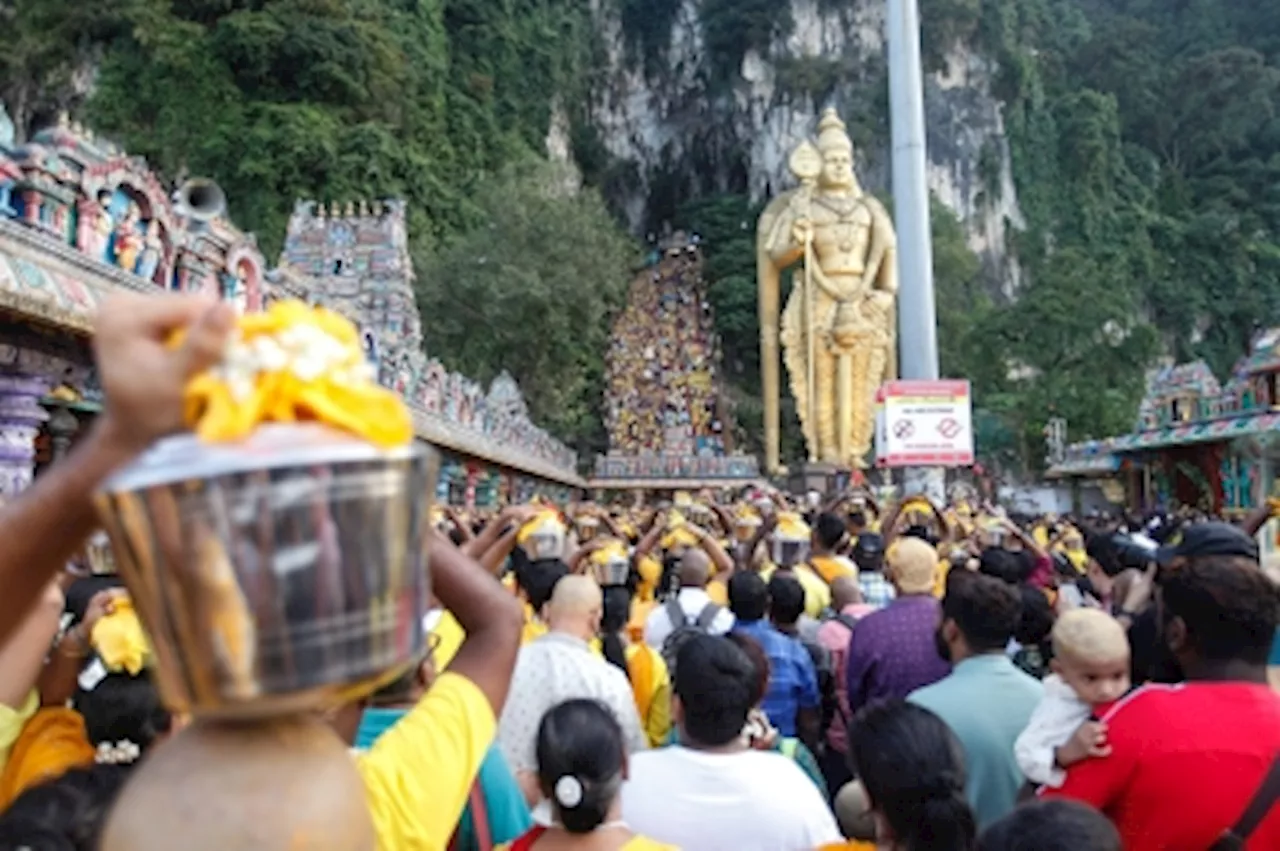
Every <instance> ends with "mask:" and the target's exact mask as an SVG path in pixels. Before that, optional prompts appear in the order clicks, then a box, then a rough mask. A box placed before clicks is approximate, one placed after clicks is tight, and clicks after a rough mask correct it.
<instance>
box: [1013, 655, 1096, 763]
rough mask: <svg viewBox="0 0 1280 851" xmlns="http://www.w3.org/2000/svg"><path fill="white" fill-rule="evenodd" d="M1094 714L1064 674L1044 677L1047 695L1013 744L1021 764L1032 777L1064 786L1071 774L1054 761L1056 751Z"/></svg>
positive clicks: (1014, 752)
mask: <svg viewBox="0 0 1280 851" xmlns="http://www.w3.org/2000/svg"><path fill="white" fill-rule="evenodd" d="M1092 714H1093V707H1091V706H1089V704H1087V703H1085V702H1084V701H1083V700H1081V699H1080V698H1078V697H1076V693H1075V692H1074V691H1073V690H1072V689H1071V686H1069V685H1067V684H1066V682H1065V681H1064V680H1063V679H1062V678H1061V677H1059V676H1058V675H1057V674H1050V675H1049V676H1047V677H1045V678H1044V697H1042V698H1040V702H1039V703H1038V704H1036V708H1035V710H1034V711H1033V712H1032V713H1031V719H1030V720H1029V721H1027V729H1025V730H1023V731H1022V735H1020V736H1018V740H1017V741H1016V742H1014V745H1013V755H1014V756H1015V757H1016V758H1017V760H1018V767H1019V768H1021V769H1022V773H1023V774H1025V775H1027V779H1028V780H1030V781H1031V782H1032V783H1038V784H1040V785H1042V786H1053V787H1054V788H1057V787H1059V786H1061V785H1062V783H1063V781H1064V780H1066V779H1067V773H1066V772H1065V771H1063V770H1062V769H1061V768H1058V767H1057V765H1055V764H1054V757H1053V751H1054V749H1055V748H1058V747H1060V746H1062V745H1065V744H1066V743H1067V740H1068V739H1070V738H1071V734H1072V733H1074V732H1075V731H1076V730H1077V729H1078V728H1079V727H1080V725H1081V724H1083V723H1084V722H1085V721H1088V720H1089V716H1090V715H1092Z"/></svg>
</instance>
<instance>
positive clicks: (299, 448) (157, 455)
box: [101, 422, 428, 493]
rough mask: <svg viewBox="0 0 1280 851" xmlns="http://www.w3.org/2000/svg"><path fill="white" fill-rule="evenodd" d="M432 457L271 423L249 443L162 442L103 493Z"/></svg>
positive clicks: (188, 436)
mask: <svg viewBox="0 0 1280 851" xmlns="http://www.w3.org/2000/svg"><path fill="white" fill-rule="evenodd" d="M426 454H428V447H427V445H426V444H423V443H419V442H416V441H415V442H414V443H410V444H407V445H405V446H398V447H395V448H392V449H384V448H382V447H379V446H375V445H374V444H372V443H368V442H367V441H364V440H361V439H360V438H357V437H355V436H353V435H351V434H348V433H347V432H343V431H339V430H338V429H335V428H332V427H330V426H326V425H323V424H321V423H313V422H307V423H268V424H266V425H262V426H259V427H258V428H257V429H255V430H254V432H253V434H252V435H250V436H249V437H248V438H246V439H245V440H243V441H238V442H235V443H209V442H206V441H202V440H200V439H199V438H198V437H196V436H195V435H194V434H192V433H190V432H184V433H182V434H176V435H172V436H170V437H166V438H163V439H161V440H159V441H157V442H156V443H155V444H153V445H152V446H151V448H150V449H148V450H147V451H146V452H144V453H143V454H142V455H141V456H139V457H138V458H137V459H136V460H135V461H134V462H133V463H131V464H130V465H129V466H127V467H125V468H123V469H121V470H119V471H117V472H116V473H114V474H112V475H111V476H110V477H109V478H108V479H107V481H106V482H105V483H104V484H103V486H102V489H101V490H102V492H103V493H128V492H132V491H138V490H142V489H145V488H152V487H157V486H163V485H169V484H173V483H174V482H180V481H188V480H195V479H213V478H217V477H219V476H223V475H226V474H228V473H247V472H255V471H260V470H273V469H278V468H281V467H297V466H308V465H314V464H346V463H358V462H368V461H405V460H409V459H411V458H416V457H419V456H422V455H426Z"/></svg>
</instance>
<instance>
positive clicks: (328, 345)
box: [172, 301, 413, 447]
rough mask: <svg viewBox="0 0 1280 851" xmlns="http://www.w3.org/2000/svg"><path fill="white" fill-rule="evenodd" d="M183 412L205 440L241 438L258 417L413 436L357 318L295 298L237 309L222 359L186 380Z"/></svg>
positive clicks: (370, 434) (389, 437) (395, 438)
mask: <svg viewBox="0 0 1280 851" xmlns="http://www.w3.org/2000/svg"><path fill="white" fill-rule="evenodd" d="M180 342H181V336H180V335H179V336H177V337H175V339H174V340H173V341H172V345H175V346H176V345H178V344H179V343H180ZM184 414H185V419H186V421H187V424H188V425H189V426H190V427H191V428H193V429H194V430H195V432H196V434H197V435H199V437H200V438H201V439H203V440H207V441H211V442H221V441H235V440H240V439H243V438H244V437H247V436H248V435H249V434H250V433H251V432H252V431H253V430H254V429H255V428H256V427H257V426H259V425H261V424H262V423H267V422H278V423H291V422H306V421H318V422H322V423H325V424H327V425H330V426H333V427H334V428H338V429H341V430H343V431H347V432H350V433H352V434H355V435H357V436H359V437H362V438H364V439H365V440H368V441H369V442H370V443H375V444H377V445H379V446H386V447H390V446H400V445H403V444H405V443H408V442H409V441H411V440H412V439H413V422H412V419H411V418H410V416H409V410H408V408H407V407H406V406H405V404H404V401H403V400H402V399H401V398H400V397H399V396H398V395H397V394H396V393H394V392H392V391H390V390H388V389H386V388H384V387H381V386H379V385H378V384H377V382H376V380H375V377H374V376H373V374H372V367H371V366H370V365H369V364H368V362H367V361H366V359H365V355H364V351H363V349H362V348H361V345H360V335H359V332H358V331H357V330H356V327H355V325H353V324H352V323H351V322H350V321H349V320H348V319H347V318H346V317H344V316H341V315H339V314H337V313H334V312H333V311H330V310H326V309H324V308H322V307H309V306H307V305H306V304H303V303H302V302H300V301H284V302H278V303H276V304H274V305H272V306H271V308H270V309H268V310H267V311H266V312H264V313H251V314H246V315H244V316H241V317H240V319H239V321H238V324H237V327H236V330H235V333H234V334H233V336H232V339H231V341H230V342H229V343H228V346H227V350H226V353H225V355H224V357H223V360H222V362H221V363H220V364H219V365H218V366H216V367H214V368H213V369H211V370H209V371H207V372H204V373H202V374H200V375H198V376H196V377H195V378H193V379H192V380H191V381H190V382H189V383H188V385H187V388H186V393H185V398H184Z"/></svg>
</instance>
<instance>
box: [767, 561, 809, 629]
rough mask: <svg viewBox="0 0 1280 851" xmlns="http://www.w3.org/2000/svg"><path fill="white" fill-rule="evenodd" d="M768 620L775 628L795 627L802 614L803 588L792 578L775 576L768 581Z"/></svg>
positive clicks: (797, 580)
mask: <svg viewBox="0 0 1280 851" xmlns="http://www.w3.org/2000/svg"><path fill="white" fill-rule="evenodd" d="M768 592H769V618H770V620H772V621H773V622H774V623H775V624H776V625H777V626H779V627H782V628H785V629H790V628H793V627H795V625H796V622H797V621H798V620H800V616H801V615H802V614H804V586H802V585H801V584H800V580H799V579H796V578H795V577H794V576H783V575H781V574H777V575H775V576H774V577H773V578H772V579H770V580H769V586H768Z"/></svg>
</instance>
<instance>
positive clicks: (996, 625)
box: [935, 570, 1022, 662]
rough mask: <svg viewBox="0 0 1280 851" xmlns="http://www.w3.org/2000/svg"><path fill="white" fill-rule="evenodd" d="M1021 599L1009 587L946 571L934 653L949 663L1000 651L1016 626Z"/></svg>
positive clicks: (976, 575)
mask: <svg viewBox="0 0 1280 851" xmlns="http://www.w3.org/2000/svg"><path fill="white" fill-rule="evenodd" d="M1021 614H1022V601H1021V600H1020V599H1018V592H1017V591H1016V590H1014V588H1013V587H1012V586H1010V585H1009V584H1007V583H1005V582H1001V581H1000V580H999V579H993V578H992V577H990V576H983V575H982V574H981V573H973V572H970V571H967V570H961V571H954V570H953V571H951V572H950V573H948V574H947V594H946V596H945V597H943V598H942V622H941V623H940V624H938V631H937V635H936V636H935V640H936V644H937V648H938V654H939V655H941V656H942V658H944V659H946V660H947V661H949V662H960V661H962V660H964V659H967V658H969V657H970V656H979V655H982V654H986V653H1003V652H1004V650H1005V648H1006V647H1008V645H1009V639H1011V638H1013V633H1014V630H1016V629H1017V628H1018V618H1019V617H1020V616H1021Z"/></svg>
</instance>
